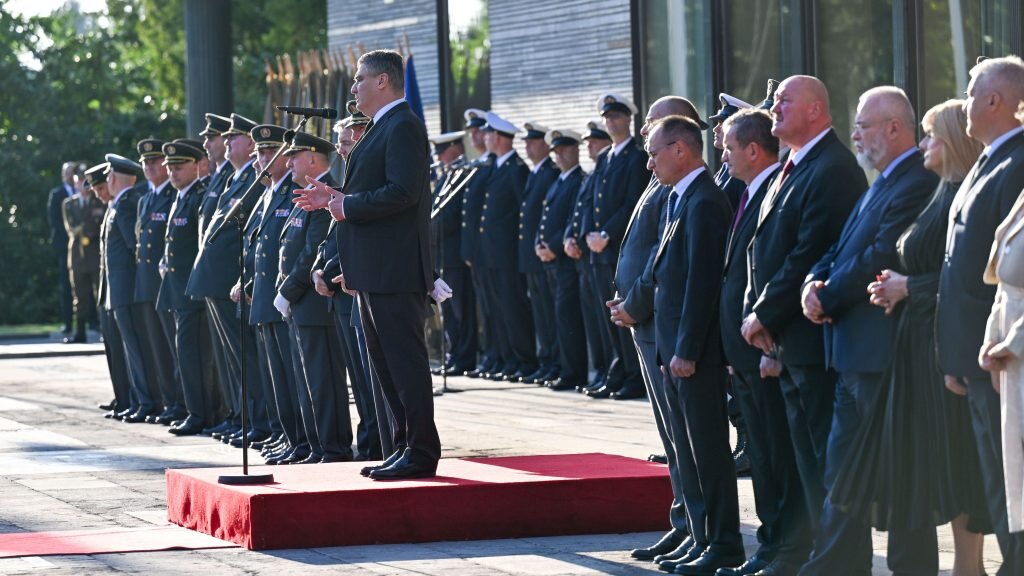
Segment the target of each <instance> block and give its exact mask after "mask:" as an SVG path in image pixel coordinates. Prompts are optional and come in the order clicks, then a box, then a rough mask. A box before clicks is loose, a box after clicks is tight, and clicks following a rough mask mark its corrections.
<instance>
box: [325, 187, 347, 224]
mask: <svg viewBox="0 0 1024 576" xmlns="http://www.w3.org/2000/svg"><path fill="white" fill-rule="evenodd" d="M344 202H345V195H344V194H342V193H341V192H338V193H337V194H335V195H334V199H333V200H331V201H330V202H328V203H327V211H328V212H330V213H331V216H332V217H333V218H334V219H335V220H337V221H338V222H341V221H342V220H344V219H345V204H344Z"/></svg>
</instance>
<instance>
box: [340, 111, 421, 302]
mask: <svg viewBox="0 0 1024 576" xmlns="http://www.w3.org/2000/svg"><path fill="white" fill-rule="evenodd" d="M429 157H430V151H429V146H428V143H427V129H426V126H424V124H423V121H422V120H420V119H419V117H417V116H416V115H415V114H413V112H412V109H411V108H409V104H408V103H407V102H402V103H401V104H398V105H397V106H395V107H394V108H392V109H391V110H388V111H387V112H386V113H385V114H384V115H383V116H382V117H381V119H380V121H379V122H377V123H375V124H374V125H373V126H372V127H371V128H370V129H369V130H367V131H366V133H365V134H363V136H362V138H360V139H359V142H358V143H357V144H356V145H355V147H354V148H353V149H352V153H351V154H350V155H349V162H348V166H347V169H346V172H345V186H344V188H343V191H344V193H345V194H347V195H348V196H347V197H346V198H345V201H344V204H345V205H344V210H345V220H343V221H341V222H340V223H339V224H338V226H337V229H338V234H337V238H338V260H339V262H340V263H341V270H342V272H343V273H344V275H345V283H346V284H347V285H348V287H349V288H350V289H352V290H357V291H361V292H370V293H374V292H376V293H401V292H416V293H420V294H424V295H425V294H426V293H427V291H428V290H429V287H430V286H431V285H433V283H434V280H433V268H432V265H433V264H432V258H431V255H430V175H429V172H428V168H429V161H428V159H429ZM382 264H383V265H382Z"/></svg>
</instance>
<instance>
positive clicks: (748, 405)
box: [732, 370, 811, 564]
mask: <svg viewBox="0 0 1024 576" xmlns="http://www.w3.org/2000/svg"><path fill="white" fill-rule="evenodd" d="M732 391H733V400H735V402H736V404H737V405H738V406H739V408H740V410H741V411H742V412H743V420H744V421H745V422H746V427H747V456H748V458H749V459H750V475H751V483H752V484H753V488H754V507H755V509H756V510H757V517H758V519H759V520H760V521H761V526H760V527H759V528H758V529H757V541H758V543H759V544H760V550H763V551H764V553H765V558H766V559H769V560H770V559H772V558H776V557H778V558H784V559H787V560H790V561H792V562H794V563H797V564H799V563H802V562H803V561H804V560H805V559H806V558H807V554H808V553H809V552H810V548H811V532H810V519H809V518H808V514H807V504H806V502H805V501H804V496H803V488H802V487H801V485H800V475H799V474H798V473H797V468H796V461H795V459H794V456H793V444H792V442H791V441H790V434H789V425H788V424H787V422H786V404H785V401H783V399H782V390H781V388H780V387H779V380H778V378H761V374H760V372H759V371H743V370H737V371H736V373H735V374H734V375H733V378H732Z"/></svg>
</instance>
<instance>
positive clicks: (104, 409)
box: [96, 399, 117, 412]
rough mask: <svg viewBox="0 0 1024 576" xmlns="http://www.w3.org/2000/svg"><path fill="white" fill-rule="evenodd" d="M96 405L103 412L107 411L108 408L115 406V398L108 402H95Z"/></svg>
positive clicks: (111, 408)
mask: <svg viewBox="0 0 1024 576" xmlns="http://www.w3.org/2000/svg"><path fill="white" fill-rule="evenodd" d="M96 407H97V408H99V409H100V410H103V411H104V412H108V411H110V410H113V409H114V408H115V407H117V400H116V399H115V400H111V401H110V402H107V403H106V404H97V405H96Z"/></svg>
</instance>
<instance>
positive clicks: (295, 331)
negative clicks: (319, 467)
mask: <svg viewBox="0 0 1024 576" xmlns="http://www.w3.org/2000/svg"><path fill="white" fill-rule="evenodd" d="M288 336H289V338H290V344H291V346H290V350H291V354H292V372H293V373H294V374H295V406H296V408H297V409H298V424H299V426H300V427H301V428H302V431H303V434H304V435H305V439H306V442H305V443H304V444H297V445H293V447H294V448H296V449H298V450H299V451H300V452H305V451H306V450H309V451H310V452H312V453H313V454H319V455H320V456H323V454H324V448H323V445H322V444H321V443H320V436H319V434H317V429H316V416H315V414H314V412H313V398H312V397H311V396H310V395H309V386H308V385H307V384H306V373H305V371H304V370H303V369H302V352H301V348H300V345H299V327H298V326H296V325H295V321H294V320H288Z"/></svg>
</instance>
